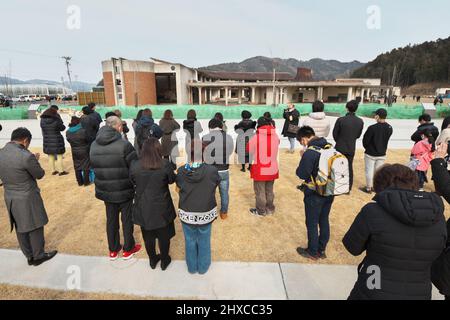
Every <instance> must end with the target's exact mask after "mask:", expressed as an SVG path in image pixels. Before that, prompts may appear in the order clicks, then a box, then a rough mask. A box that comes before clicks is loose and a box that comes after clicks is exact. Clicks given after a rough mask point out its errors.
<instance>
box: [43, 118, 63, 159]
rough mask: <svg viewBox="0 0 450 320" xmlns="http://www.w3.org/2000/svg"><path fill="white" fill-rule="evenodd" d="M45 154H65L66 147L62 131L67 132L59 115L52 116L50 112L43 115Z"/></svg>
mask: <svg viewBox="0 0 450 320" xmlns="http://www.w3.org/2000/svg"><path fill="white" fill-rule="evenodd" d="M41 129H42V138H43V140H44V153H45V154H48V155H56V154H64V153H66V147H65V143H64V137H63V135H62V134H61V131H64V130H66V127H65V126H64V123H63V121H62V119H61V117H60V116H59V114H51V113H50V112H48V110H46V111H44V113H43V114H42V115H41Z"/></svg>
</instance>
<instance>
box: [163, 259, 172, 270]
mask: <svg viewBox="0 0 450 320" xmlns="http://www.w3.org/2000/svg"><path fill="white" fill-rule="evenodd" d="M171 262H172V258H171V257H170V256H168V257H167V260H165V261H161V270H162V271H165V270H166V269H167V267H168V266H169V264H170V263H171Z"/></svg>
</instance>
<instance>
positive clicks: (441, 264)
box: [431, 159, 450, 296]
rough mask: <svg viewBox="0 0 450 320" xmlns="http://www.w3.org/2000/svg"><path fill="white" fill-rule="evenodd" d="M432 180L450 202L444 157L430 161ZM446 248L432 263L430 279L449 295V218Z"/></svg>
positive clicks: (442, 291)
mask: <svg viewBox="0 0 450 320" xmlns="http://www.w3.org/2000/svg"><path fill="white" fill-rule="evenodd" d="M431 168H432V171H433V181H434V185H435V187H436V190H437V192H439V194H440V195H442V196H443V197H444V198H445V200H446V201H447V202H448V203H450V174H449V173H448V171H447V163H446V161H445V160H444V159H434V160H433V161H431ZM447 234H448V237H449V238H448V239H447V248H446V250H445V251H444V252H443V253H442V255H441V256H440V257H439V258H438V259H437V260H436V261H435V262H434V263H433V267H432V269H431V280H432V281H433V284H434V285H435V286H436V288H438V289H439V291H440V292H441V293H442V294H444V295H446V296H450V219H449V220H448V221H447Z"/></svg>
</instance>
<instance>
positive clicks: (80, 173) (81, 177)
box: [75, 170, 90, 186]
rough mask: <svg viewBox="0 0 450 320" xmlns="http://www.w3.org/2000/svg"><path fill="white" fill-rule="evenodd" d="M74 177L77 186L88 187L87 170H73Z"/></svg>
mask: <svg viewBox="0 0 450 320" xmlns="http://www.w3.org/2000/svg"><path fill="white" fill-rule="evenodd" d="M75 177H76V178H77V182H78V185H80V186H82V185H88V184H89V183H90V181H89V170H75Z"/></svg>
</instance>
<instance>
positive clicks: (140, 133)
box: [136, 109, 164, 152]
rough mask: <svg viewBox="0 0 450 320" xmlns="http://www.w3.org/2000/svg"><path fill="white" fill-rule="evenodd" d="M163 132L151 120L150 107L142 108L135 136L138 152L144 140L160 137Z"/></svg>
mask: <svg viewBox="0 0 450 320" xmlns="http://www.w3.org/2000/svg"><path fill="white" fill-rule="evenodd" d="M163 134H164V132H163V131H162V130H161V128H160V127H159V126H158V125H157V124H156V123H155V120H153V114H152V111H151V110H150V109H144V111H143V112H142V116H141V119H140V120H139V122H138V124H137V128H136V137H137V144H138V148H139V152H140V151H141V149H142V145H143V144H144V142H145V140H147V139H149V138H156V139H161V137H162V136H163Z"/></svg>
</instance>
